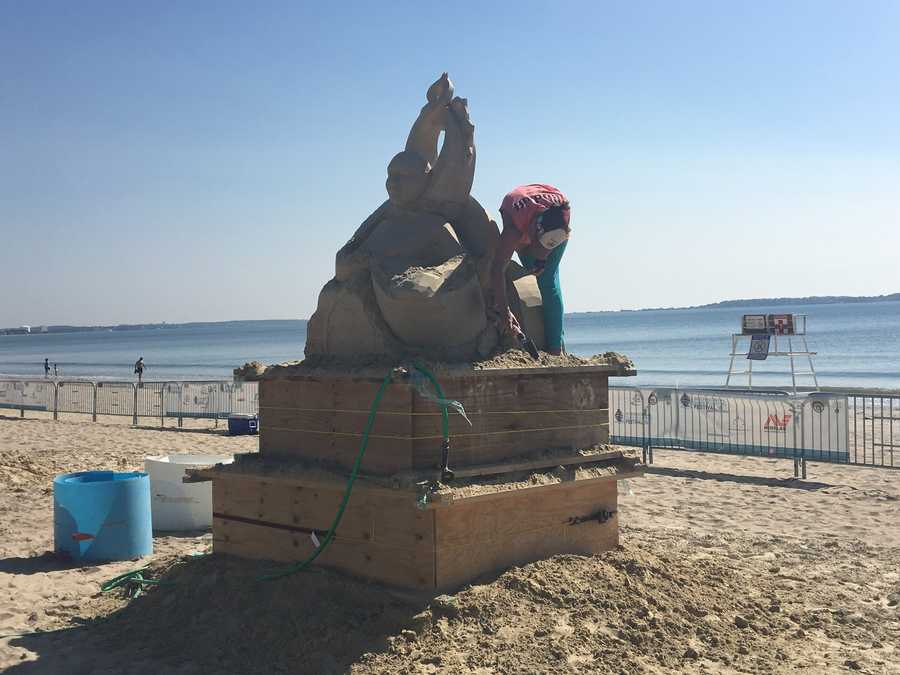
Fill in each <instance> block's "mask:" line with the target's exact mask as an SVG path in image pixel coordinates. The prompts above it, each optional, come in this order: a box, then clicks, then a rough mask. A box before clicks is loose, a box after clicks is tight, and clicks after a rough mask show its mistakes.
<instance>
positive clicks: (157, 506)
mask: <svg viewBox="0 0 900 675" xmlns="http://www.w3.org/2000/svg"><path fill="white" fill-rule="evenodd" d="M233 461H234V457H233V456H232V455H165V456H162V457H147V458H146V459H145V460H144V470H145V471H146V472H147V474H149V476H150V509H151V515H152V518H153V531H154V532H156V531H158V530H161V531H168V532H173V531H175V532H178V531H185V530H203V529H207V528H210V527H212V483H211V482H209V481H207V482H204V483H182V482H181V479H182V478H183V477H184V471H185V469H200V468H203V467H208V466H213V465H215V464H230V463H231V462H233Z"/></svg>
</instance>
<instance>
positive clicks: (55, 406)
mask: <svg viewBox="0 0 900 675" xmlns="http://www.w3.org/2000/svg"><path fill="white" fill-rule="evenodd" d="M53 419H54V420H58V419H59V383H58V382H54V383H53Z"/></svg>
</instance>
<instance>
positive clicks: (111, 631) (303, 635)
mask: <svg viewBox="0 0 900 675" xmlns="http://www.w3.org/2000/svg"><path fill="white" fill-rule="evenodd" d="M281 567H282V566H280V565H279V564H277V563H265V562H262V561H247V560H240V559H237V558H231V557H228V556H212V555H210V556H202V557H196V558H187V559H181V560H180V561H179V562H177V563H175V564H174V565H173V566H171V567H170V568H169V569H167V570H160V569H156V570H152V568H151V570H148V571H149V574H148V575H147V576H150V575H153V574H155V575H158V578H159V579H160V580H161V581H163V582H165V584H164V585H159V586H154V587H152V588H150V590H148V591H147V592H146V593H144V594H142V595H141V596H140V597H137V598H135V599H133V600H131V601H129V602H128V604H127V605H125V606H124V607H121V603H122V602H123V600H122V598H123V593H124V591H119V590H117V591H115V592H114V593H116V594H117V595H118V597H112V594H97V595H96V596H94V597H93V598H91V600H90V602H89V603H88V604H87V606H86V607H85V608H84V611H83V614H85V615H88V616H93V617H96V618H87V619H81V621H82V622H83V624H82V625H79V626H76V627H73V628H67V629H64V630H59V631H55V632H52V633H50V632H48V633H37V634H28V635H23V636H19V637H15V638H12V639H11V641H10V644H11V646H14V647H20V648H25V649H28V650H29V651H31V652H34V653H36V654H37V655H38V656H37V659H36V660H34V661H23V662H22V663H20V664H17V665H14V666H12V667H11V668H9V669H7V671H6V673H8V674H10V675H22V674H29V673H67V674H69V675H80V674H82V673H84V674H85V675H86V674H87V673H125V672H127V673H153V674H154V675H158V674H159V673H211V672H214V673H272V672H285V673H288V672H290V673H322V674H326V673H343V672H346V671H347V670H348V669H349V667H350V665H351V664H353V663H355V662H357V661H358V660H359V659H360V658H361V657H363V655H364V654H365V653H367V652H378V651H382V650H385V649H387V648H388V646H389V643H388V638H389V637H390V636H393V635H397V634H398V633H399V632H400V630H402V629H403V628H406V627H409V626H410V625H412V623H413V617H414V616H415V615H416V614H417V613H419V612H421V611H422V610H423V609H424V608H425V607H426V606H427V604H428V602H429V600H430V599H431V598H430V597H425V596H420V597H413V596H404V595H402V594H399V593H395V592H393V591H391V590H390V589H386V588H384V587H382V586H379V585H377V584H373V583H367V582H364V581H359V580H355V579H351V578H348V577H345V576H342V575H338V574H334V573H331V572H328V571H324V570H320V569H313V570H311V571H306V572H301V573H298V574H294V575H291V576H288V577H284V578H281V579H277V580H274V581H260V580H259V575H260V574H263V573H266V572H269V571H271V570H272V569H280V568H281Z"/></svg>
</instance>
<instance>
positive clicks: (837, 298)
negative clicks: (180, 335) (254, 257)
mask: <svg viewBox="0 0 900 675" xmlns="http://www.w3.org/2000/svg"><path fill="white" fill-rule="evenodd" d="M897 301H900V293H891V294H889V295H812V296H807V297H802V298H747V299H741V300H720V301H719V302H711V303H708V304H705V305H687V306H684V307H642V308H640V309H599V310H588V311H585V312H567V313H566V316H585V315H589V314H607V313H618V312H662V311H674V310H682V309H717V308H726V307H778V306H782V305H837V304H862V303H874V302H897ZM297 321H299V322H302V323H306V322H307V319H244V320H241V319H237V320H229V321H189V322H185V323H167V322H165V321H164V322H162V323H135V324H114V325H105V326H74V325H48V326H30V327H29V328H30V331H25V330H24V327H22V326H17V327H14V328H0V336H3V335H46V334H49V333H57V334H58V333H86V332H93V331H132V330H175V329H178V328H191V327H196V326H220V325H224V324H257V323H295V322H297Z"/></svg>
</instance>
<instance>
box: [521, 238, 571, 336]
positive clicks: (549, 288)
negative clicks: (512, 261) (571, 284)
mask: <svg viewBox="0 0 900 675" xmlns="http://www.w3.org/2000/svg"><path fill="white" fill-rule="evenodd" d="M568 243H569V242H567V241H564V242H563V243H562V244H560V245H559V246H557V247H556V248H555V249H553V251H551V252H550V255H549V256H548V257H547V264H546V265H545V266H544V271H543V272H541V273H540V274H539V275H538V277H537V283H538V288H539V289H540V290H541V302H542V304H543V306H544V336H545V337H546V339H547V349H548V350H551V349H552V350H557V349H562V348H563V347H564V346H565V341H564V340H563V338H564V337H565V331H563V299H562V291H561V290H560V288H559V261H560V260H562V257H563V253H564V252H565V250H566V244H568ZM519 260H521V261H522V264H523V265H524V266H525V267H526V268H528V269H531V268H533V267H534V262H535V259H534V258H532V257H531V256H530V255H522V254H521V253H520V254H519Z"/></svg>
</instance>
